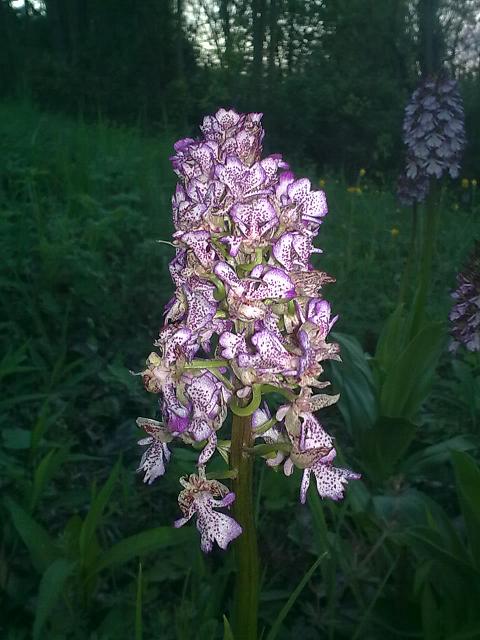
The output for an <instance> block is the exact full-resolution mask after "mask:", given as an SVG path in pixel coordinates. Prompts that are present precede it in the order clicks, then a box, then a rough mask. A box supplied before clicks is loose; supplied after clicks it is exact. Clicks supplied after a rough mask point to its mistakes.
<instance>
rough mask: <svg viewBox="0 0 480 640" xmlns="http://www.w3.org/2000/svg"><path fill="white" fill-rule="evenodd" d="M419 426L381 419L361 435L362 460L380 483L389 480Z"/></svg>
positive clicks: (407, 422)
mask: <svg viewBox="0 0 480 640" xmlns="http://www.w3.org/2000/svg"><path fill="white" fill-rule="evenodd" d="M416 430H417V426H416V425H415V424H413V422H409V421H408V420H404V419H403V418H389V417H385V416H383V417H380V418H379V419H378V420H377V422H376V423H375V425H374V427H373V428H372V429H369V430H368V431H367V432H365V433H362V434H360V435H359V443H360V445H361V453H362V456H361V458H360V459H361V460H362V462H363V464H364V465H365V468H366V469H367V470H368V472H369V474H370V475H371V476H372V477H375V478H376V479H377V480H378V481H381V480H385V479H386V478H389V477H390V476H391V475H392V474H393V473H394V471H395V467H396V463H397V462H398V461H399V460H400V458H401V457H402V456H403V454H404V453H405V451H406V450H407V449H408V447H409V445H410V443H411V442H412V440H413V438H414V436H415V432H416Z"/></svg>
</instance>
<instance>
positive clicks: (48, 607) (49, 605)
mask: <svg viewBox="0 0 480 640" xmlns="http://www.w3.org/2000/svg"><path fill="white" fill-rule="evenodd" d="M73 567H74V564H73V563H72V562H68V561H67V560H65V559H64V558H59V559H58V560H55V561H54V562H53V563H52V564H51V565H50V566H49V567H48V569H47V570H46V571H45V573H44V574H43V576H42V579H41V581H40V587H39V589H38V598H37V606H36V608H35V620H34V622H33V640H38V638H39V637H40V633H41V631H42V629H43V626H44V625H45V622H46V621H47V620H48V617H49V616H50V614H51V612H52V610H53V608H54V607H55V605H56V604H57V602H58V600H59V599H60V597H61V595H62V591H63V589H64V585H65V582H66V580H67V578H68V577H69V576H70V574H71V573H72V570H73Z"/></svg>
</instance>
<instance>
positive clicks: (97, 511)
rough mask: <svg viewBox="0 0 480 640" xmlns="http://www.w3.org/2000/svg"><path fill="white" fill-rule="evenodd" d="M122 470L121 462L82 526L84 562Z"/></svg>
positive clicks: (102, 489) (81, 547)
mask: <svg viewBox="0 0 480 640" xmlns="http://www.w3.org/2000/svg"><path fill="white" fill-rule="evenodd" d="M119 470H120V460H119V461H118V462H117V464H116V465H115V466H114V467H113V469H112V472H111V474H110V476H109V478H108V480H107V481H106V483H105V484H104V485H103V487H102V488H101V490H100V491H99V493H98V495H97V496H96V497H95V499H94V500H93V502H92V505H91V507H90V509H89V511H88V513H87V516H86V518H85V521H84V523H83V525H82V530H81V532H80V554H81V557H82V560H83V562H85V559H86V558H87V557H88V555H89V554H88V550H89V547H90V543H91V541H92V539H93V537H94V535H95V531H96V530H97V528H98V526H99V524H100V521H101V519H102V515H103V511H104V509H105V507H106V506H107V503H108V501H109V500H110V496H111V495H112V491H113V488H114V486H115V481H116V480H117V477H118V473H119Z"/></svg>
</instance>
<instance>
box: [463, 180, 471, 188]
mask: <svg viewBox="0 0 480 640" xmlns="http://www.w3.org/2000/svg"><path fill="white" fill-rule="evenodd" d="M469 184H470V182H469V180H468V178H462V189H468V186H469Z"/></svg>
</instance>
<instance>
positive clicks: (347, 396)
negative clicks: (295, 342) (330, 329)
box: [330, 332, 378, 437]
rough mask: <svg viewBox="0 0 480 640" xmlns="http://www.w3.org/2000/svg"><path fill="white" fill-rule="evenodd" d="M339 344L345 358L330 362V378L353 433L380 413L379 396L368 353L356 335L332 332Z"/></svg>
mask: <svg viewBox="0 0 480 640" xmlns="http://www.w3.org/2000/svg"><path fill="white" fill-rule="evenodd" d="M332 339H333V340H335V341H336V342H338V343H339V344H340V347H341V355H342V362H341V363H337V362H331V363H330V368H331V371H332V374H331V379H332V382H333V383H334V385H335V387H336V388H337V389H338V391H340V400H339V402H338V408H339V410H340V413H341V414H342V417H343V419H344V421H345V423H346V426H347V428H348V429H349V431H350V433H351V434H352V435H353V437H356V435H357V434H358V432H359V431H363V430H367V429H368V428H369V427H371V426H372V425H373V424H374V423H375V421H376V419H377V415H378V409H377V397H376V392H375V385H374V382H373V378H372V373H371V370H370V366H369V363H368V360H367V357H366V355H365V353H364V351H363V349H362V347H361V345H360V343H359V342H358V341H357V340H356V338H354V337H353V336H349V335H347V334H344V333H336V332H335V333H332Z"/></svg>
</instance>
